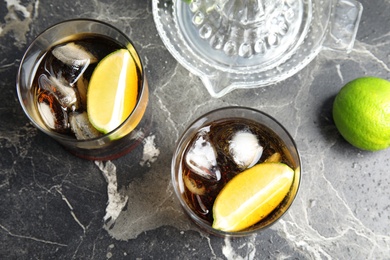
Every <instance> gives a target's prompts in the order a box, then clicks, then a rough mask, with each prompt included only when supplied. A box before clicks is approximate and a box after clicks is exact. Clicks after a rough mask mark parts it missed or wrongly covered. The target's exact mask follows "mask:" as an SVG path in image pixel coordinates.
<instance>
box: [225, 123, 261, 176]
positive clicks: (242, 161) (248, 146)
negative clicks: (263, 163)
mask: <svg viewBox="0 0 390 260" xmlns="http://www.w3.org/2000/svg"><path fill="white" fill-rule="evenodd" d="M229 152H230V154H231V156H232V157H233V160H234V161H235V163H236V164H237V165H238V167H240V168H241V169H246V168H250V167H252V166H253V165H255V164H256V163H257V162H258V161H259V159H260V157H261V155H262V154H263V147H262V146H261V145H260V144H259V141H258V139H257V137H256V136H255V135H254V134H252V133H250V132H247V131H239V132H237V133H235V134H234V136H233V137H232V139H231V140H230V141H229Z"/></svg>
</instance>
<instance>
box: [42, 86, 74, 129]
mask: <svg viewBox="0 0 390 260" xmlns="http://www.w3.org/2000/svg"><path fill="white" fill-rule="evenodd" d="M37 108H38V111H39V114H40V115H41V118H42V120H43V122H44V123H45V125H46V126H47V127H48V128H50V129H51V130H54V131H56V132H61V133H63V132H67V131H68V129H69V125H68V116H67V114H66V112H65V111H64V110H63V109H62V107H61V105H60V103H58V100H57V99H56V97H55V96H53V94H52V93H50V92H47V91H43V92H41V93H40V94H39V95H38V100H37Z"/></svg>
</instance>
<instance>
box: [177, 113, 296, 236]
mask: <svg viewBox="0 0 390 260" xmlns="http://www.w3.org/2000/svg"><path fill="white" fill-rule="evenodd" d="M172 181H173V185H174V188H175V191H176V194H177V195H178V198H179V200H180V202H181V204H182V206H183V208H184V209H185V211H186V212H187V213H188V214H189V216H190V217H191V218H192V219H193V220H194V222H195V223H196V224H198V225H199V226H200V227H201V228H203V229H205V230H206V231H208V232H210V233H213V234H216V235H222V236H242V235H247V234H250V233H252V232H254V231H256V230H259V229H262V228H264V227H267V226H269V225H271V224H272V223H274V222H275V221H276V220H277V219H278V218H280V217H281V216H282V215H283V213H284V212H286V210H287V209H288V208H289V206H290V205H291V203H292V201H293V200H294V198H295V195H296V193H297V190H298V186H299V182H300V159H299V155H298V151H297V149H296V146H295V144H294V141H293V140H292V138H291V137H290V135H289V134H288V133H287V132H286V130H285V129H284V128H283V127H282V126H281V125H280V124H279V123H277V122H276V121H275V120H274V119H273V118H271V117H269V116H267V115H266V114H264V113H262V112H260V111H257V110H253V109H249V108H243V107H229V108H222V109H218V110H215V111H212V112H210V113H208V114H206V115H204V116H202V117H200V118H199V119H197V120H196V121H195V122H194V123H193V124H191V126H190V127H189V128H188V129H187V130H186V131H185V133H184V134H183V136H182V137H181V139H180V141H179V143H178V145H177V149H176V151H175V154H174V158H173V161H172Z"/></svg>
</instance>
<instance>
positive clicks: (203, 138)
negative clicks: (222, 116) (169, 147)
mask: <svg viewBox="0 0 390 260" xmlns="http://www.w3.org/2000/svg"><path fill="white" fill-rule="evenodd" d="M209 130H210V129H209V127H206V128H204V129H202V130H201V131H199V133H198V134H197V136H196V139H195V140H194V141H193V142H192V144H191V146H190V147H189V149H188V150H187V153H186V155H185V162H186V164H187V166H188V167H189V168H190V169H191V170H192V171H193V172H194V173H196V174H198V175H200V176H202V177H204V178H206V179H216V180H220V179H221V172H220V170H219V167H218V165H217V152H216V150H215V148H214V146H213V144H212V143H211V142H210V140H209V137H208V135H207V132H208V131H209Z"/></svg>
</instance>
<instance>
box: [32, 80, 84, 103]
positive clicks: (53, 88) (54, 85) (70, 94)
mask: <svg viewBox="0 0 390 260" xmlns="http://www.w3.org/2000/svg"><path fill="white" fill-rule="evenodd" d="M38 81H39V87H40V88H41V89H43V90H46V91H48V92H50V93H51V94H53V95H54V96H55V97H56V98H57V99H58V102H60V104H61V106H63V107H64V108H71V109H72V110H75V109H76V108H78V106H79V104H78V99H77V93H76V91H75V89H74V88H72V87H70V86H69V85H68V84H67V82H66V81H65V80H64V79H63V78H59V79H58V78H55V77H53V76H50V78H48V77H47V76H46V75H45V74H42V75H41V76H40V77H39V80H38Z"/></svg>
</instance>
